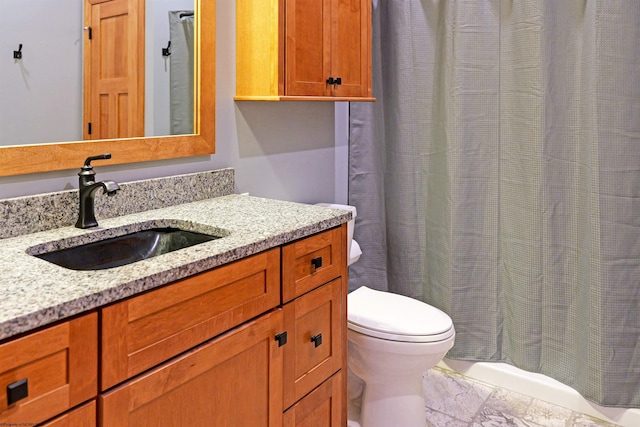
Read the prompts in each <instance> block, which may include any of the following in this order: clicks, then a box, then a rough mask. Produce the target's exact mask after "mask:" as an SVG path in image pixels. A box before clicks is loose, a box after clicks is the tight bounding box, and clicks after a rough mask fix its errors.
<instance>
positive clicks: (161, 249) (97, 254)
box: [34, 227, 220, 270]
mask: <svg viewBox="0 0 640 427" xmlns="http://www.w3.org/2000/svg"><path fill="white" fill-rule="evenodd" d="M219 238H220V236H213V235H209V234H202V233H197V232H194V231H186V230H182V229H179V228H173V227H166V228H151V229H148V230H142V231H136V232H133V233H129V234H125V235H123V236H118V237H112V238H108V239H104V240H99V241H97V242H91V243H85V244H82V245H78V246H73V247H70V248H65V249H60V250H55V251H51V252H46V253H42V254H34V256H36V257H38V258H41V259H44V260H46V261H49V262H51V263H53V264H56V265H59V266H61V267H65V268H69V269H71V270H104V269H107V268H113V267H120V266H123V265H127V264H131V263H134V262H137V261H141V260H144V259H147V258H152V257H155V256H158V255H162V254H166V253H169V252H173V251H177V250H178V249H183V248H188V247H190V246H194V245H197V244H199V243H204V242H208V241H211V240H215V239H219Z"/></svg>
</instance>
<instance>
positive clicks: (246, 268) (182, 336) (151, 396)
mask: <svg viewBox="0 0 640 427" xmlns="http://www.w3.org/2000/svg"><path fill="white" fill-rule="evenodd" d="M123 192H124V193H126V191H123ZM348 219H350V213H348V212H345V211H340V210H335V209H327V208H321V207H317V206H309V205H302V204H296V203H290V202H282V201H275V200H267V199H260V198H255V197H248V196H239V195H231V194H230V195H226V196H221V197H214V198H211V199H206V200H200V201H195V202H191V203H184V204H179V205H175V206H168V207H163V208H160V209H155V210H150V211H144V212H138V213H133V214H128V215H124V216H118V217H114V218H110V219H102V220H100V227H99V228H98V229H93V230H79V229H76V228H73V227H63V228H58V229H53V230H46V231H41V232H37V233H32V234H26V235H21V236H17V237H12V238H7V239H4V240H1V241H0V242H2V244H1V245H0V273H2V274H1V275H0V294H2V295H3V300H2V301H0V424H22V425H27V424H29V425H30V424H36V423H38V424H40V423H44V424H43V425H46V426H95V425H102V426H120V425H123V426H124V425H127V426H145V425H149V426H162V425H167V426H176V425H188V426H205V425H207V426H208V425H212V426H213V425H215V426H222V425H229V426H252V427H253V426H256V427H257V426H297V425H313V426H344V425H346V404H345V400H346V360H347V358H346V294H347V264H346V257H347V256H346V233H347V230H346V221H347V220H348ZM154 221H155V222H157V221H161V222H162V221H180V222H181V223H182V224H191V227H192V228H193V229H194V230H197V229H198V228H199V227H201V228H202V227H204V228H206V229H211V228H215V229H216V230H219V232H220V234H221V235H222V236H223V237H221V238H219V239H216V240H213V241H210V242H206V243H202V244H199V245H195V246H192V247H189V248H185V249H181V250H178V251H176V252H172V253H169V254H165V255H161V256H157V257H154V258H149V259H146V260H143V261H139V262H136V263H133V264H129V265H124V266H122V267H117V268H111V269H106V270H90V271H75V270H69V269H66V268H62V267H59V266H57V265H54V264H52V263H50V262H47V261H45V260H41V259H38V258H36V257H35V256H32V255H30V254H29V253H27V252H30V253H32V252H33V251H35V250H42V248H45V247H47V248H51V247H54V246H55V247H56V248H57V247H59V246H64V245H69V244H71V243H70V242H75V243H74V244H77V243H78V241H84V240H96V239H98V240H99V239H102V238H106V237H107V236H111V235H113V234H122V233H127V232H131V231H132V230H134V231H135V230H136V229H139V228H141V227H142V228H144V227H149V226H150V225H149V224H154ZM34 248H36V249H34ZM38 248H39V249H38Z"/></svg>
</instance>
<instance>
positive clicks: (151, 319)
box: [101, 248, 280, 390]
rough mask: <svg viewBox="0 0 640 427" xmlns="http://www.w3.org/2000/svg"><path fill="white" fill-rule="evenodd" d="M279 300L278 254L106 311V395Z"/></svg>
mask: <svg viewBox="0 0 640 427" xmlns="http://www.w3.org/2000/svg"><path fill="white" fill-rule="evenodd" d="M279 300H280V251H279V249H277V248H276V249H271V250H269V251H266V252H262V253H259V254H257V255H253V256H251V257H248V258H244V259H241V260H239V261H236V262H233V263H231V264H226V265H223V266H221V267H218V268H215V269H213V270H209V271H207V272H204V273H201V274H198V275H195V276H192V277H189V278H186V279H183V280H180V281H178V282H175V283H172V284H171V285H169V286H165V287H163V288H159V289H155V290H153V291H151V292H148V293H145V294H142V295H138V296H136V297H133V298H131V299H129V300H126V301H122V302H119V303H117V304H114V305H111V306H109V307H106V308H104V309H102V321H101V323H102V360H101V362H102V370H101V377H102V384H101V385H102V390H106V389H108V388H111V387H112V386H115V385H116V384H118V383H120V382H122V381H125V380H127V379H129V378H131V377H133V376H134V375H136V374H139V373H141V372H143V371H145V370H147V369H149V368H152V367H154V366H157V365H159V364H160V363H162V362H164V361H165V360H168V359H169V358H171V357H174V356H176V355H178V354H180V353H182V352H184V351H186V350H188V349H190V348H193V347H195V346H196V345H198V344H201V343H203V342H205V341H207V340H208V339H210V338H211V337H214V336H216V335H219V334H221V333H223V332H225V331H228V330H229V329H231V328H233V327H235V326H237V325H240V324H241V323H242V322H245V321H247V320H249V319H252V318H254V317H256V316H258V315H260V314H262V313H265V312H266V311H268V310H270V309H272V308H274V307H276V306H277V305H278V302H279Z"/></svg>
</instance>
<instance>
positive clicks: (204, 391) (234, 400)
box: [99, 309, 283, 427]
mask: <svg viewBox="0 0 640 427" xmlns="http://www.w3.org/2000/svg"><path fill="white" fill-rule="evenodd" d="M282 319H283V318H282V311H281V310H279V309H278V310H274V311H272V312H270V313H269V314H266V315H264V316H262V317H260V318H258V319H256V320H254V321H251V322H249V323H247V324H245V325H243V326H240V327H239V328H237V329H235V330H232V331H230V332H228V333H226V334H224V335H222V336H221V337H219V338H216V339H214V340H212V341H210V342H208V343H205V344H203V345H201V346H200V347H198V348H196V349H194V350H192V351H189V352H188V353H185V354H184V355H182V356H180V357H177V358H176V359H173V360H171V361H169V362H167V363H165V364H164V365H162V366H159V367H158V368H155V369H153V370H151V371H150V372H148V373H146V374H143V375H141V376H140V377H138V378H134V379H132V380H130V381H129V382H127V383H125V384H123V385H122V386H119V387H117V388H115V389H114V390H113V391H110V392H108V393H106V394H104V395H102V396H101V397H100V398H99V399H100V402H99V406H100V414H101V417H102V419H101V425H103V426H109V427H112V426H135V427H145V426H149V427H158V426H168V427H169V426H170V427H174V426H189V427H199V426H216V427H220V426H229V427H236V426H251V427H260V426H270V427H275V426H281V425H282V367H283V357H282V348H280V347H278V342H277V341H276V340H275V335H276V334H278V333H280V332H282V330H283V320H282Z"/></svg>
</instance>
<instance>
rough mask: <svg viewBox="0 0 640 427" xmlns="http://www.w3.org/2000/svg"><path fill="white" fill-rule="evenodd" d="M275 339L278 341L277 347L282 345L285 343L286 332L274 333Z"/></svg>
mask: <svg viewBox="0 0 640 427" xmlns="http://www.w3.org/2000/svg"><path fill="white" fill-rule="evenodd" d="M276 341H278V347H282V346H283V345H285V344H286V343H287V333H286V332H282V333H280V334H276Z"/></svg>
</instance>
